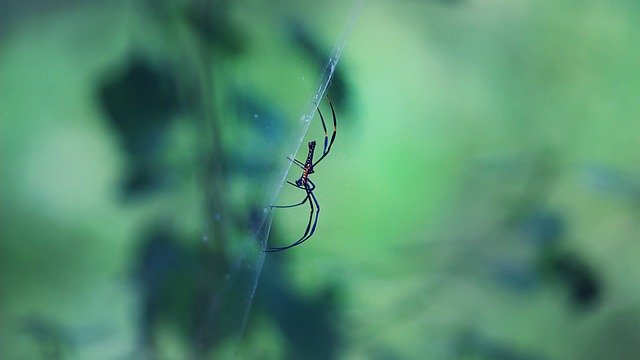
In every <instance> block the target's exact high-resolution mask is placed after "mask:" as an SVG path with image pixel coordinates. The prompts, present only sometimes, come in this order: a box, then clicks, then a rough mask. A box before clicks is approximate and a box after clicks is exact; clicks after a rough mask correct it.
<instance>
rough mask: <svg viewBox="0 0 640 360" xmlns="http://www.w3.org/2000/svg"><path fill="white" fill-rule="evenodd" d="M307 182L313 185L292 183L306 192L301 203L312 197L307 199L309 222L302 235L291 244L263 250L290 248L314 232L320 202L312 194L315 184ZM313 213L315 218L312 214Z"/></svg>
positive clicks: (272, 250)
mask: <svg viewBox="0 0 640 360" xmlns="http://www.w3.org/2000/svg"><path fill="white" fill-rule="evenodd" d="M308 181H309V183H311V185H312V186H313V187H312V188H310V187H308V186H307V185H306V184H305V186H304V187H303V186H297V185H295V184H294V185H293V186H295V187H297V188H301V189H305V190H306V192H307V197H306V198H305V200H303V201H302V203H304V202H306V200H308V199H309V198H311V199H312V201H309V207H310V208H311V211H310V212H309V222H308V223H307V228H306V229H305V231H304V234H303V235H302V237H301V238H300V239H299V240H298V241H296V242H294V243H293V244H291V245H287V246H283V247H270V248H268V249H267V250H265V252H277V251H283V250H287V249H291V248H292V247H294V246H298V245H300V244H302V243H303V242H305V241H307V240H308V239H309V238H310V237H311V236H312V235H313V233H315V231H316V225H318V216H319V215H320V204H319V203H318V199H317V198H316V196H315V195H314V194H313V189H315V188H316V185H315V184H314V183H313V182H312V181H311V180H308ZM314 204H315V206H316V208H317V211H314V207H313V206H314ZM314 213H315V220H313V219H314V217H313V215H314ZM312 221H313V226H312V225H311V222H312Z"/></svg>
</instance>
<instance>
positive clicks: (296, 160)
mask: <svg viewBox="0 0 640 360" xmlns="http://www.w3.org/2000/svg"><path fill="white" fill-rule="evenodd" d="M287 159H289V160H291V162H292V163H294V164H296V165H298V166H299V167H300V168H301V169H304V164H303V163H302V161H300V160H298V159H292V158H290V157H288V156H287Z"/></svg>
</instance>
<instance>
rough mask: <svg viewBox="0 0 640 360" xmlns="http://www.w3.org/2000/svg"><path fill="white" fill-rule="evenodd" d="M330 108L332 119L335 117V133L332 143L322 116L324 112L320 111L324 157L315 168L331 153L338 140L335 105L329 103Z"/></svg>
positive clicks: (317, 161)
mask: <svg viewBox="0 0 640 360" xmlns="http://www.w3.org/2000/svg"><path fill="white" fill-rule="evenodd" d="M329 106H330V107H331V117H333V133H332V134H331V141H329V134H328V133H327V125H326V124H325V122H324V117H323V116H322V112H320V109H318V114H320V121H322V128H323V129H324V149H323V150H322V156H320V158H319V159H318V160H316V162H314V163H313V166H316V165H317V164H318V163H319V162H320V160H322V159H324V157H325V156H327V154H329V151H331V146H332V145H333V142H334V141H335V140H336V131H337V130H338V126H337V124H336V111H335V109H334V108H333V104H332V103H331V101H329Z"/></svg>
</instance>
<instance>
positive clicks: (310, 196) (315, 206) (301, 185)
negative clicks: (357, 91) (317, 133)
mask: <svg viewBox="0 0 640 360" xmlns="http://www.w3.org/2000/svg"><path fill="white" fill-rule="evenodd" d="M329 106H330V107H331V115H332V117H333V133H332V134H331V140H329V134H328V133H327V125H326V123H325V122H324V117H323V116H322V112H320V109H318V114H320V121H322V128H323V129H324V148H323V150H322V155H321V156H320V158H319V159H318V160H316V161H315V162H314V161H313V154H314V152H315V149H316V142H315V141H309V143H308V147H309V152H308V153H307V159H306V160H305V162H304V163H303V162H301V161H299V160H296V159H291V158H289V160H291V161H292V162H293V163H294V164H296V165H297V166H299V167H300V168H301V169H302V175H300V177H299V178H298V179H297V180H296V181H295V182H291V181H287V183H288V184H290V185H292V186H294V187H296V188H298V189H302V190H304V191H305V193H306V196H305V198H304V199H303V200H302V201H301V202H299V203H296V204H293V205H272V206H271V207H273V208H292V207H296V206H300V205H302V204H304V203H306V202H309V207H310V212H309V222H308V223H307V228H306V229H305V231H304V234H303V235H302V237H301V238H300V239H298V241H296V242H294V243H293V244H291V245H288V246H282V247H269V248H268V249H266V250H265V252H277V251H283V250H287V249H290V248H292V247H294V246H298V245H300V244H302V243H303V242H305V241H306V240H307V239H309V238H310V237H311V235H313V234H314V233H315V231H316V225H317V224H318V215H320V204H319V203H318V199H316V195H315V194H314V193H313V190H315V188H316V184H314V183H313V181H311V179H309V175H311V174H313V173H314V172H315V166H316V165H318V163H319V162H320V161H322V160H323V159H324V158H325V157H326V156H327V154H329V151H331V146H332V145H333V141H334V140H335V138H336V130H337V126H336V113H335V110H334V109H333V105H332V104H331V101H329Z"/></svg>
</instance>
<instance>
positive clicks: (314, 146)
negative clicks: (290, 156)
mask: <svg viewBox="0 0 640 360" xmlns="http://www.w3.org/2000/svg"><path fill="white" fill-rule="evenodd" d="M315 148H316V142H315V140H314V141H309V150H313V149H315Z"/></svg>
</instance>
